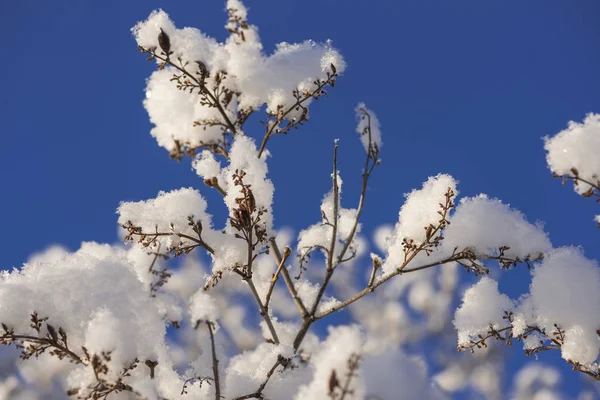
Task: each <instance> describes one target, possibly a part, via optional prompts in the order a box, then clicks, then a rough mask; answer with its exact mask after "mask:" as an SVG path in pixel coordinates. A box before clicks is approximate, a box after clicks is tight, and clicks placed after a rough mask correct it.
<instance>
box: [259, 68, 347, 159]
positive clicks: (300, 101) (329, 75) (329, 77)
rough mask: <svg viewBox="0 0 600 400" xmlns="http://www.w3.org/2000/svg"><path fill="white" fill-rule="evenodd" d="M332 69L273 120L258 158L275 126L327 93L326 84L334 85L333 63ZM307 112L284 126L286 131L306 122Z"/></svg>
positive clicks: (334, 72)
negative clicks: (307, 103)
mask: <svg viewBox="0 0 600 400" xmlns="http://www.w3.org/2000/svg"><path fill="white" fill-rule="evenodd" d="M331 69H332V73H329V72H327V79H326V80H323V81H318V82H319V83H318V84H317V88H316V89H314V90H313V91H312V92H309V93H306V94H304V96H297V98H296V102H295V103H294V104H292V105H291V106H290V107H289V108H288V109H287V110H285V111H283V112H281V114H279V115H277V117H276V119H275V120H274V121H272V125H271V126H270V127H269V128H268V129H267V131H266V133H265V136H264V137H263V140H262V143H261V144H260V148H259V149H258V158H260V157H261V155H262V153H263V151H264V150H265V147H266V146H267V142H268V141H269V139H270V138H271V136H272V135H273V134H274V133H273V131H274V130H275V127H277V126H278V125H279V124H280V123H281V122H283V120H284V118H285V117H286V116H287V115H288V114H289V113H290V112H292V111H293V110H297V109H298V108H299V107H301V106H302V104H303V103H304V102H305V101H307V100H308V99H312V98H318V97H320V96H321V95H322V94H324V93H325V92H324V91H323V88H324V87H325V86H327V85H328V84H330V85H331V86H332V87H333V83H332V82H335V77H337V76H338V74H337V71H336V70H335V67H334V66H333V64H332V65H331ZM315 83H316V82H315ZM304 113H305V114H306V109H305V111H304ZM305 114H303V116H302V117H301V119H300V121H298V122H296V121H294V122H290V124H289V126H287V127H286V128H284V129H285V131H287V130H289V129H290V128H292V126H295V125H296V123H301V122H304V121H305V120H306V115H305Z"/></svg>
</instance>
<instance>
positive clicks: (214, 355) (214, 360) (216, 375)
mask: <svg viewBox="0 0 600 400" xmlns="http://www.w3.org/2000/svg"><path fill="white" fill-rule="evenodd" d="M205 322H206V326H207V327H208V333H209V334H210V347H211V350H212V364H213V365H212V370H213V377H214V381H215V400H221V384H220V383H219V360H218V359H217V352H216V350H215V336H214V333H213V326H212V324H213V323H212V322H211V321H208V320H206V321H205Z"/></svg>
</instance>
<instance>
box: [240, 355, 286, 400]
mask: <svg viewBox="0 0 600 400" xmlns="http://www.w3.org/2000/svg"><path fill="white" fill-rule="evenodd" d="M288 362H289V361H288V359H286V358H285V357H283V356H282V355H281V354H280V355H278V356H277V361H275V364H273V366H272V367H271V369H270V370H269V372H267V376H266V378H265V380H264V381H263V382H262V383H261V384H260V386H259V387H258V389H257V390H256V392H254V393H250V394H246V395H243V396H240V397H236V398H235V399H234V400H247V399H263V398H264V395H263V394H262V392H263V390H265V387H267V383H269V379H271V376H273V374H274V373H275V370H276V369H277V367H278V366H280V365H283V366H284V367H285V366H286V365H287V363H288Z"/></svg>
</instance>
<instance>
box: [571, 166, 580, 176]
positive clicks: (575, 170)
mask: <svg viewBox="0 0 600 400" xmlns="http://www.w3.org/2000/svg"><path fill="white" fill-rule="evenodd" d="M571 173H572V174H573V175H575V176H577V175H579V171H577V168H575V167H573V168H571Z"/></svg>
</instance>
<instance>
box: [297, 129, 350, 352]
mask: <svg viewBox="0 0 600 400" xmlns="http://www.w3.org/2000/svg"><path fill="white" fill-rule="evenodd" d="M337 149H338V143H337V141H336V142H335V145H334V147H333V226H332V232H331V242H330V244H329V251H328V253H327V269H326V271H325V278H324V279H323V283H322V284H321V287H320V288H319V292H318V293H317V297H316V298H315V302H314V303H313V305H312V307H311V309H310V315H307V316H305V317H304V318H303V322H302V325H301V326H300V330H299V331H298V334H297V335H296V338H295V339H294V350H298V348H299V347H300V344H301V343H302V341H303V340H304V337H305V336H306V334H307V333H308V330H309V329H310V327H311V325H312V323H313V322H314V320H315V319H314V316H315V313H316V311H317V308H318V307H319V303H320V302H321V298H322V297H323V295H324V294H325V289H326V288H327V285H328V284H329V281H330V279H331V276H332V275H333V271H334V270H335V268H334V267H335V266H334V264H333V257H334V251H335V244H336V241H337V227H338V226H337V225H338V207H339V204H338V203H339V198H340V193H339V186H338V180H337V177H338V171H337Z"/></svg>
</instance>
